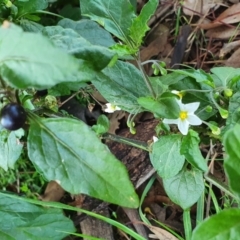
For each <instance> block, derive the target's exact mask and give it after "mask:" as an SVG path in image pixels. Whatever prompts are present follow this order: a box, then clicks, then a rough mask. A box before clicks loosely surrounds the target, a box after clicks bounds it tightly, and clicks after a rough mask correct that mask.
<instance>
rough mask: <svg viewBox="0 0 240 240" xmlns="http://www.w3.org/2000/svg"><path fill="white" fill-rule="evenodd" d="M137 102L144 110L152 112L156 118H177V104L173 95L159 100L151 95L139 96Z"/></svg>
mask: <svg viewBox="0 0 240 240" xmlns="http://www.w3.org/2000/svg"><path fill="white" fill-rule="evenodd" d="M138 103H139V104H140V106H142V107H144V108H145V109H146V110H148V111H150V112H152V113H154V115H155V116H156V117H157V118H168V119H177V118H178V116H179V112H180V109H179V105H178V104H177V102H176V97H175V96H173V95H171V96H170V97H167V98H160V99H159V100H157V99H154V98H152V97H140V98H138Z"/></svg>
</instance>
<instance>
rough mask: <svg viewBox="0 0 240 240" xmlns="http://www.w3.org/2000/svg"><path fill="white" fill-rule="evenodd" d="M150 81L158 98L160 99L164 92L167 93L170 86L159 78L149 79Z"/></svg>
mask: <svg viewBox="0 0 240 240" xmlns="http://www.w3.org/2000/svg"><path fill="white" fill-rule="evenodd" d="M149 80H150V83H151V85H152V88H153V89H154V92H155V94H156V98H159V97H160V96H161V95H162V94H163V93H164V92H167V90H168V86H167V85H165V84H163V83H162V82H161V81H160V80H159V77H149Z"/></svg>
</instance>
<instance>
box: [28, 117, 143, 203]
mask: <svg viewBox="0 0 240 240" xmlns="http://www.w3.org/2000/svg"><path fill="white" fill-rule="evenodd" d="M34 119H35V120H34V121H33V122H31V126H30V129H29V135H28V154H29V158H30V159H31V161H32V162H33V163H34V165H35V166H36V168H37V169H38V171H40V172H41V173H42V174H43V175H44V176H45V178H46V179H47V180H48V181H51V180H57V181H58V182H60V184H61V186H62V187H63V188H64V189H65V190H66V191H68V192H70V193H72V194H78V193H84V194H87V195H90V196H92V197H96V198H99V199H102V200H104V201H107V202H112V203H115V204H118V205H121V206H125V207H132V208H136V207H138V204H139V203H138V197H137V195H136V193H135V191H134V188H133V186H132V184H131V182H130V180H129V177H128V173H127V170H126V168H125V166H124V165H123V164H122V163H121V162H120V161H118V160H117V159H116V158H115V157H114V156H113V155H112V154H111V153H110V151H109V149H108V148H107V147H106V145H104V144H102V143H101V141H100V140H99V138H98V137H97V136H96V134H95V133H94V132H93V131H92V130H91V128H89V127H88V126H87V125H86V124H85V123H83V122H82V121H77V120H74V119H68V118H58V119H50V118H49V119H39V118H36V117H34Z"/></svg>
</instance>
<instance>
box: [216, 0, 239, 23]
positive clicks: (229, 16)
mask: <svg viewBox="0 0 240 240" xmlns="http://www.w3.org/2000/svg"><path fill="white" fill-rule="evenodd" d="M237 22H240V3H237V4H234V5H232V6H231V7H229V8H228V9H226V10H225V11H224V12H223V13H221V14H220V15H219V16H218V17H217V18H216V19H215V20H214V21H213V23H220V24H224V23H225V24H231V23H237Z"/></svg>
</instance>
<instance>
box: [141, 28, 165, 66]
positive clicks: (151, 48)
mask: <svg viewBox="0 0 240 240" xmlns="http://www.w3.org/2000/svg"><path fill="white" fill-rule="evenodd" d="M168 35H169V28H168V27H166V26H165V25H163V24H159V25H158V26H157V27H155V28H154V29H153V30H152V31H151V33H150V34H149V35H148V37H147V39H146V43H147V44H148V46H147V47H145V48H143V49H142V50H141V52H140V56H141V61H142V62H144V61H146V60H149V59H150V58H151V57H153V56H156V55H158V54H159V53H160V52H163V51H164V49H165V45H166V44H167V39H168Z"/></svg>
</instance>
